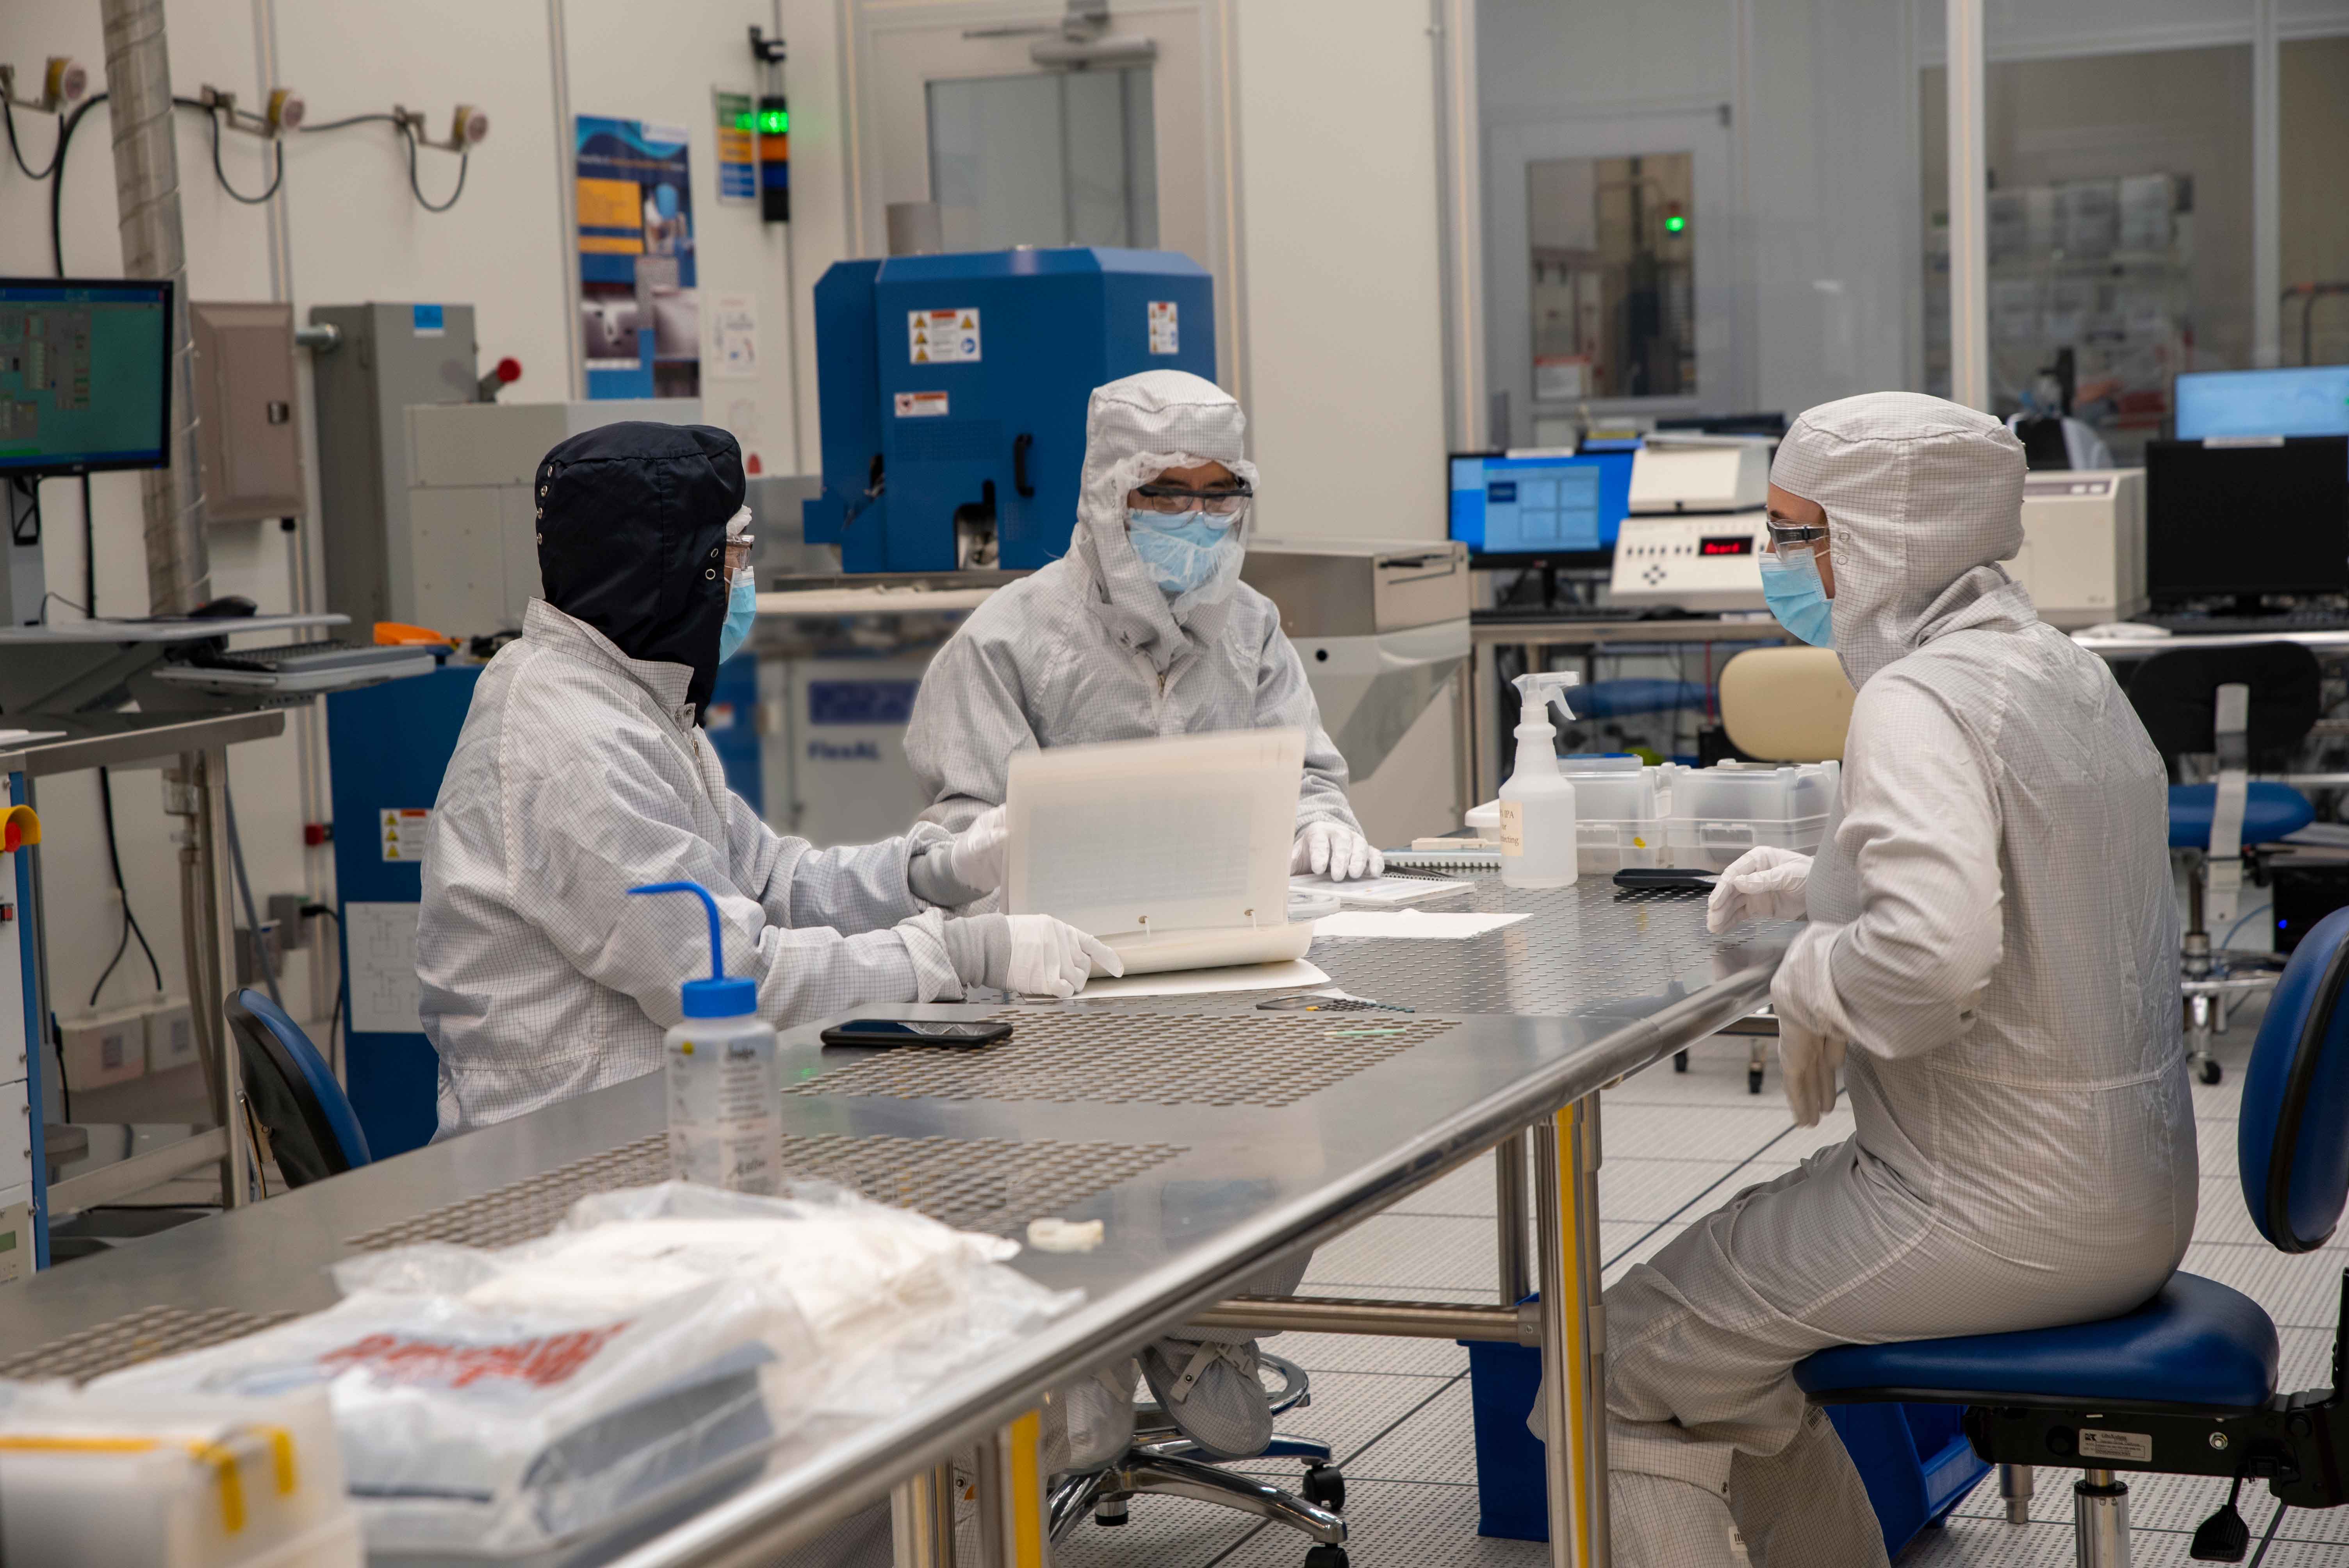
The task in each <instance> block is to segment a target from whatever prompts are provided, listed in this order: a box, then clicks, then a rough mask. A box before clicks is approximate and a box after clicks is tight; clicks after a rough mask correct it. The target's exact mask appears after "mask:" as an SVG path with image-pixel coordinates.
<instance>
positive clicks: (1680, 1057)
mask: <svg viewBox="0 0 2349 1568" xmlns="http://www.w3.org/2000/svg"><path fill="white" fill-rule="evenodd" d="M1672 1071H1674V1072H1676V1073H1684V1072H1686V1071H1688V1053H1687V1052H1686V1051H1674V1052H1673V1053H1672Z"/></svg>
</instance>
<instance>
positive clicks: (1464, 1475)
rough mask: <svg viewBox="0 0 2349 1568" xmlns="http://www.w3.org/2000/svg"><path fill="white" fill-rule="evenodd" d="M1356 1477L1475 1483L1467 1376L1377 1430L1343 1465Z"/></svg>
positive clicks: (1349, 1476) (1350, 1476) (1348, 1474)
mask: <svg viewBox="0 0 2349 1568" xmlns="http://www.w3.org/2000/svg"><path fill="white" fill-rule="evenodd" d="M1346 1480H1347V1483H1348V1484H1349V1485H1351V1484H1352V1483H1353V1482H1355V1481H1357V1480H1403V1481H1440V1482H1444V1483H1446V1484H1449V1485H1455V1486H1474V1485H1475V1484H1476V1433H1475V1426H1474V1423H1473V1419H1472V1417H1471V1413H1470V1392H1469V1387H1468V1379H1467V1378H1465V1377H1462V1378H1461V1379H1459V1380H1458V1381H1457V1382H1454V1383H1451V1384H1448V1385H1446V1386H1445V1387H1444V1388H1442V1389H1441V1390H1439V1391H1438V1392H1437V1393H1436V1394H1435V1395H1434V1397H1433V1398H1430V1399H1429V1400H1428V1401H1427V1402H1426V1403H1425V1404H1423V1405H1422V1406H1421V1407H1420V1408H1418V1409H1416V1410H1413V1412H1412V1413H1411V1415H1410V1416H1409V1417H1408V1418H1405V1419H1403V1420H1402V1421H1400V1422H1397V1423H1396V1424H1395V1425H1394V1426H1393V1427H1392V1429H1389V1430H1388V1431H1386V1432H1383V1433H1381V1435H1380V1437H1379V1439H1378V1440H1377V1441H1376V1442H1374V1443H1372V1444H1371V1445H1370V1446H1369V1447H1368V1448H1366V1449H1363V1450H1362V1451H1361V1453H1359V1454H1356V1455H1355V1456H1354V1457H1353V1459H1351V1460H1349V1461H1348V1462H1347V1465H1346Z"/></svg>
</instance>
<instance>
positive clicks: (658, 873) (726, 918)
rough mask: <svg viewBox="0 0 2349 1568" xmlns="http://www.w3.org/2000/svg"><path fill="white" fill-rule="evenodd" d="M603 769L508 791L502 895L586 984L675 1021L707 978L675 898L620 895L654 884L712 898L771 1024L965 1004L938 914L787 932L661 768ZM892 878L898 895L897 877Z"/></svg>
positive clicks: (641, 762)
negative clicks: (868, 1010)
mask: <svg viewBox="0 0 2349 1568" xmlns="http://www.w3.org/2000/svg"><path fill="white" fill-rule="evenodd" d="M599 763H600V766H595V767H586V768H581V767H576V766H574V767H569V768H566V769H563V770H562V771H560V772H559V773H555V774H553V775H550V776H542V777H540V778H539V779H535V780H534V781H532V782H530V783H528V784H525V786H524V787H523V788H519V789H509V790H508V791H507V810H508V812H509V816H508V818H507V821H506V832H507V834H508V835H509V841H511V842H514V843H515V844H517V845H518V847H519V851H520V852H519V853H518V854H516V855H515V856H514V857H513V858H512V861H511V862H510V864H511V866H512V871H511V872H510V875H511V877H512V884H513V885H512V888H511V890H510V893H511V897H512V905H513V907H514V908H516V909H517V910H519V911H521V912H523V913H524V914H526V915H527V916H529V917H530V918H532V919H533V920H534V921H535V922H536V923H537V924H538V925H539V927H540V929H541V930H542V931H543V932H544V933H545V934H546V935H547V937H548V939H549V940H550V941H552V942H553V943H554V944H555V946H556V947H557V948H558V949H559V950H560V951H561V952H562V953H563V954H564V956H565V957H566V958H568V959H569V960H570V962H571V963H572V965H574V966H575V967H576V968H577V969H578V970H579V971H580V973H581V974H583V975H586V976H588V977H589V978H591V979H593V980H595V982H597V983H598V984H599V985H605V986H607V987H609V988H610V989H613V990H616V991H622V992H625V993H626V994H627V995H630V996H633V997H634V998H636V1003H637V1005H638V1006H641V1007H642V1008H643V1009H644V1011H645V1014H646V1016H647V1017H649V1018H651V1019H652V1020H653V1021H654V1022H655V1023H657V1024H661V1025H664V1026H666V1025H668V1024H673V1023H675V1022H676V1021H677V1019H678V1016H680V1015H679V1012H678V986H679V985H681V984H682V983H683V982H684V981H687V980H690V979H696V978H698V977H700V976H703V975H708V974H709V928H708V926H707V924H706V923H705V922H704V921H703V920H702V919H701V918H700V917H699V916H698V915H696V914H694V913H693V912H692V911H690V910H687V909H683V908H665V907H663V906H664V905H666V904H668V903H672V902H673V901H670V900H662V899H639V898H631V897H629V896H628V892H627V890H628V889H630V888H632V887H638V886H642V885H643V884H645V883H647V882H676V881H692V882H699V883H700V884H701V885H702V886H704V887H706V888H708V889H709V892H710V894H711V895H712V896H713V897H714V898H716V899H717V901H718V908H719V931H720V939H721V941H722V943H723V944H724V947H725V956H726V971H727V973H728V974H729V975H740V976H744V977H747V978H750V979H752V980H755V981H756V982H757V983H758V986H759V1011H760V1015H761V1016H763V1017H765V1018H766V1019H768V1020H769V1021H770V1022H771V1023H774V1024H776V1025H778V1026H790V1025H792V1024H797V1023H802V1022H804V1021H806V1020H808V1019H810V1018H814V1017H820V1016H823V1015H824V1014H826V1013H832V1012H838V1011H840V1010H841V1009H843V1008H845V1007H850V1006H855V1005H857V1004H858V1003H862V1002H911V1001H923V1002H926V1001H936V1000H954V999H957V998H959V997H960V995H962V985H961V982H960V980H959V979H958V978H957V975H956V971H955V968H954V965H953V964H952V962H951V961H950V959H949V956H948V954H947V950H946V947H945V945H944V944H943V942H942V941H941V939H940V935H939V924H938V923H939V917H938V916H937V915H936V914H935V913H931V914H923V915H917V916H916V917H914V918H911V919H907V920H904V921H901V922H898V923H895V924H893V925H891V926H889V927H888V928H887V929H884V930H875V931H868V932H865V933H863V934H857V935H843V934H841V933H840V932H838V931H836V930H833V929H831V928H830V927H828V926H824V925H821V924H811V925H809V926H806V927H804V928H799V929H787V928H785V927H784V926H782V925H781V924H780V923H777V922H775V921H773V920H771V918H769V913H768V911H767V909H766V908H765V907H764V905H763V903H761V899H760V898H758V897H754V896H752V894H751V893H750V891H749V890H746V889H744V888H742V887H741V886H740V885H739V884H738V883H737V882H736V881H735V879H734V867H732V866H731V865H730V864H728V863H727V861H729V859H730V858H731V857H730V855H728V854H727V853H725V852H724V851H721V850H720V848H719V846H718V845H715V844H712V843H710V842H709V841H708V840H706V839H704V838H703V837H701V836H700V834H698V832H696V831H695V830H694V828H693V824H692V820H691V818H690V815H689V813H688V810H687V808H686V804H685V802H684V801H682V800H681V799H678V795H677V792H676V790H675V789H673V788H672V787H671V785H670V784H669V782H668V781H667V779H663V778H662V777H661V776H660V775H659V772H658V770H657V769H655V768H653V767H652V766H651V765H650V764H649V763H648V762H647V760H646V759H645V758H641V757H639V756H637V755H636V754H635V753H633V752H632V751H631V750H630V749H629V748H626V746H616V747H614V748H611V749H609V750H608V751H606V752H605V754H604V755H603V756H602V757H601V758H599ZM786 843H788V841H786ZM802 858H804V857H802ZM867 869H868V870H869V868H867ZM899 876H900V885H901V887H902V869H901V871H900V872H899ZM766 891H767V890H766V889H761V892H766Z"/></svg>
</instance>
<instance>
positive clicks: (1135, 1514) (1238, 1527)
mask: <svg viewBox="0 0 2349 1568" xmlns="http://www.w3.org/2000/svg"><path fill="white" fill-rule="evenodd" d="M1256 1528H1257V1521H1256V1520H1254V1519H1251V1518H1249V1517H1248V1516H1247V1515H1246V1514H1243V1513H1238V1512H1236V1511H1233V1510H1231V1509H1228V1508H1215V1507H1211V1506H1209V1505H1208V1504H1206V1503H1204V1502H1193V1501H1190V1500H1189V1499H1187V1498H1180V1497H1138V1498H1136V1499H1134V1500H1133V1505H1132V1507H1131V1508H1130V1509H1129V1510H1128V1511H1127V1516H1126V1522H1125V1523H1123V1524H1122V1525H1120V1526H1118V1527H1117V1528H1116V1529H1114V1530H1104V1529H1102V1527H1101V1526H1100V1525H1098V1524H1095V1523H1093V1522H1092V1521H1090V1520H1088V1521H1086V1522H1084V1523H1082V1524H1080V1525H1078V1526H1077V1527H1076V1529H1075V1530H1074V1531H1072V1532H1070V1534H1069V1536H1068V1537H1067V1539H1065V1540H1062V1541H1058V1542H1054V1543H1053V1545H1052V1562H1053V1563H1054V1565H1055V1568H1207V1565H1208V1564H1209V1563H1218V1562H1221V1561H1222V1560H1223V1558H1224V1555H1225V1553H1228V1552H1230V1551H1231V1549H1232V1548H1233V1547H1235V1546H1237V1545H1238V1544H1239V1543H1240V1542H1242V1541H1244V1540H1246V1539H1247V1536H1248V1535H1249V1533H1250V1532H1253V1531H1254V1530H1255V1529H1256ZM966 1539H967V1540H968V1542H969V1544H970V1547H971V1548H972V1549H971V1550H968V1551H958V1552H957V1554H956V1557H955V1561H956V1562H957V1563H978V1562H980V1561H981V1559H980V1557H979V1556H978V1553H977V1551H976V1547H977V1545H978V1538H977V1536H976V1535H975V1534H969V1533H968V1532H967V1533H966ZM1303 1539H1304V1538H1303V1537H1302V1536H1300V1537H1299V1541H1300V1542H1301V1541H1302V1540H1303ZM1298 1556H1299V1558H1300V1559H1301V1558H1302V1557H1303V1556H1304V1552H1303V1549H1302V1548H1301V1547H1300V1548H1299V1552H1298ZM1289 1568H1296V1565H1295V1564H1294V1563H1291V1564H1289Z"/></svg>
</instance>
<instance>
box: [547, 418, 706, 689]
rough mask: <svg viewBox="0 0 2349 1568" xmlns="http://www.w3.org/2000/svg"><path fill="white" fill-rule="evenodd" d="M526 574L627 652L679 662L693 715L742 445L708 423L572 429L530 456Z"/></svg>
mask: <svg viewBox="0 0 2349 1568" xmlns="http://www.w3.org/2000/svg"><path fill="white" fill-rule="evenodd" d="M536 500H537V506H538V574H539V582H540V583H541V589H542V592H543V593H544V595H545V598H546V602H547V603H550V604H552V605H554V607H555V608H556V609H558V610H560V611H562V612H563V613H564V614H566V615H571V616H574V617H575V618H577V619H579V620H582V621H585V622H586V623H587V624H589V625H591V626H593V627H595V629H596V630H597V631H599V632H601V633H603V634H604V635H605V636H606V637H609V638H610V639H611V640H612V643H613V645H615V646H616V647H617V648H618V649H619V650H620V651H621V652H622V653H624V654H626V655H628V656H629V657H630V658H632V659H651V660H659V661H662V662H665V663H668V664H675V665H688V666H690V667H691V669H692V671H693V682H692V684H691V685H690V686H688V687H687V688H686V697H687V700H688V701H689V702H691V703H692V704H693V709H694V713H695V716H696V717H699V716H700V715H702V714H703V713H704V712H706V711H707V710H708V708H709V693H710V688H711V687H713V686H716V685H717V683H718V634H719V628H720V627H722V626H723V625H724V624H725V621H726V597H727V591H728V588H729V587H730V584H729V583H727V581H726V562H725V551H726V523H727V520H728V519H730V518H731V517H732V516H733V515H734V513H735V512H736V511H739V510H740V508H741V505H742V450H741V449H740V447H739V446H737V445H736V444H735V441H734V438H733V437H732V436H730V435H728V434H727V433H726V432H725V431H723V430H720V429H717V428H713V427H711V426H709V425H654V424H646V423H643V422H640V421H628V422H626V423H623V424H617V425H606V426H605V427H603V428H601V429H596V430H587V431H584V432H582V433H581V434H579V435H576V436H574V437H572V438H570V439H569V440H566V441H564V442H563V443H562V444H561V445H560V446H558V447H556V448H555V449H554V450H553V451H551V452H549V453H547V454H546V456H545V457H544V458H543V459H540V461H539V465H538V495H537V497H536Z"/></svg>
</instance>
